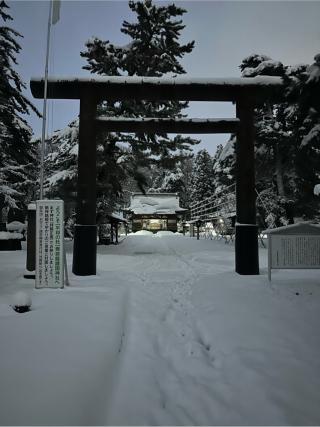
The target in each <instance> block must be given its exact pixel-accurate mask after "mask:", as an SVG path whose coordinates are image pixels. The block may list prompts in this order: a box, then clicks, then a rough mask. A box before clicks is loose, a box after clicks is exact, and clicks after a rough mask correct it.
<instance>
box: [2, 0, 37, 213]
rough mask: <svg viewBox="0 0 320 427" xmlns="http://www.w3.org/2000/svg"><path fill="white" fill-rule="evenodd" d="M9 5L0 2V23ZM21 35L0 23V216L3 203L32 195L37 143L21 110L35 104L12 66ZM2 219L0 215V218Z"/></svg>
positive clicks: (19, 202) (20, 204) (14, 204)
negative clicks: (32, 138) (28, 98)
mask: <svg viewBox="0 0 320 427" xmlns="http://www.w3.org/2000/svg"><path fill="white" fill-rule="evenodd" d="M7 9H8V5H7V4H6V3H5V2H4V1H1V2H0V18H1V21H2V22H3V23H5V22H6V21H10V20H12V18H11V16H10V15H9V14H8V11H7ZM17 37H22V36H21V34H19V33H18V32H17V31H15V30H13V29H12V28H9V27H7V26H6V25H2V26H1V27H0V216H1V214H2V210H3V208H4V207H7V208H12V209H22V208H24V207H25V205H26V203H28V201H30V198H32V197H33V186H34V181H35V179H36V177H35V171H36V168H35V165H36V164H37V161H36V160H37V146H36V144H33V143H31V136H32V131H31V128H30V127H29V125H28V124H27V122H26V120H25V119H24V118H23V117H22V115H23V114H28V113H29V110H30V108H31V109H32V110H33V111H35V112H36V113H37V114H39V113H38V112H37V110H36V109H35V107H34V106H33V105H32V104H31V103H30V102H29V101H28V100H27V98H26V97H25V96H24V95H23V94H22V89H24V88H25V87H26V86H25V84H24V83H23V82H22V81H21V79H20V76H19V75H18V73H17V72H16V71H15V70H14V65H16V64H17V61H16V55H17V54H18V53H19V51H20V49H21V47H20V45H19V44H18V42H17V41H16V38H17ZM0 220H1V218H0Z"/></svg>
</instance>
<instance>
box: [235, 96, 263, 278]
mask: <svg viewBox="0 0 320 427" xmlns="http://www.w3.org/2000/svg"><path fill="white" fill-rule="evenodd" d="M253 114H254V103H253V102H252V101H250V99H240V100H239V101H237V118H238V119H240V126H239V130H238V132H237V142H236V201H237V208H236V209H237V212H236V215H237V224H236V242H235V249H236V252H235V257H236V272H237V273H239V274H259V253H258V226H257V225H256V193H255V167H254V164H255V160H254V119H253Z"/></svg>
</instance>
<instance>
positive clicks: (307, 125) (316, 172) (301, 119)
mask: <svg viewBox="0 0 320 427" xmlns="http://www.w3.org/2000/svg"><path fill="white" fill-rule="evenodd" d="M314 60H315V62H314V63H313V64H312V65H311V66H299V67H295V68H293V69H292V72H291V73H290V74H289V73H288V75H287V76H286V82H287V84H288V87H287V101H288V102H290V103H291V105H292V107H291V116H292V117H294V121H295V132H296V135H297V142H298V155H297V158H296V162H295V165H296V170H297V175H298V177H299V179H298V184H297V195H298V197H297V198H298V206H299V208H300V209H299V210H298V213H299V215H300V216H302V217H304V218H305V219H310V218H311V219H313V218H318V219H319V216H320V212H319V201H318V200H317V197H316V195H315V194H314V191H313V189H314V186H315V185H316V184H317V183H318V182H319V179H320V167H319V164H320V101H319V99H320V54H318V55H316V56H315V57H314Z"/></svg>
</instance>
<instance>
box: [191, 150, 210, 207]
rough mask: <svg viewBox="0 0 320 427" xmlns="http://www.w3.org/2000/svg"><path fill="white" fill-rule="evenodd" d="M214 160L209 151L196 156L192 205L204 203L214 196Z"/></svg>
mask: <svg viewBox="0 0 320 427" xmlns="http://www.w3.org/2000/svg"><path fill="white" fill-rule="evenodd" d="M214 191H215V186H214V175H213V163H212V158H211V156H210V154H209V153H208V151H207V150H205V149H204V150H200V151H198V153H197V154H196V156H195V159H194V163H193V168H192V175H191V186H190V193H191V194H190V198H191V203H194V202H198V201H202V200H204V199H206V198H207V197H210V196H212V195H213V194H214Z"/></svg>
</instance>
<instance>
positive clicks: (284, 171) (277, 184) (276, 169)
mask: <svg viewBox="0 0 320 427" xmlns="http://www.w3.org/2000/svg"><path fill="white" fill-rule="evenodd" d="M239 68H240V70H241V71H242V75H243V76H244V77H255V76H257V75H267V76H279V77H283V78H285V76H286V74H288V73H290V72H291V70H290V68H289V67H285V66H284V65H283V64H282V63H281V62H279V61H274V60H272V59H271V58H269V57H267V56H265V55H257V54H254V55H250V56H249V57H247V58H245V59H244V60H243V61H242V64H241V65H240V67H239ZM255 127H256V138H255V159H256V187H257V190H258V192H259V193H262V195H263V198H264V199H270V202H273V203H272V211H270V212H266V209H263V208H262V206H260V205H259V200H261V199H258V208H261V210H262V211H263V212H260V213H261V215H262V216H263V217H264V218H266V216H268V215H270V214H272V217H273V220H274V221H275V222H276V224H277V225H283V223H287V222H293V206H294V205H296V202H297V195H298V192H297V180H298V175H297V170H296V165H295V161H296V158H297V151H298V147H297V145H298V142H297V137H296V133H295V122H294V119H293V117H292V114H291V105H290V104H288V103H287V102H285V101H284V102H282V103H279V104H271V103H270V102H265V103H264V104H263V105H262V106H259V108H256V109H255ZM269 205H270V204H269ZM270 209H271V207H270Z"/></svg>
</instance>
